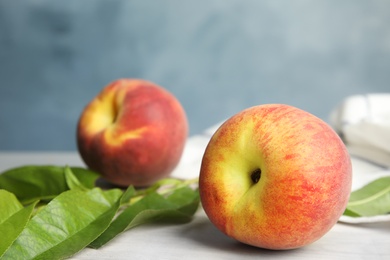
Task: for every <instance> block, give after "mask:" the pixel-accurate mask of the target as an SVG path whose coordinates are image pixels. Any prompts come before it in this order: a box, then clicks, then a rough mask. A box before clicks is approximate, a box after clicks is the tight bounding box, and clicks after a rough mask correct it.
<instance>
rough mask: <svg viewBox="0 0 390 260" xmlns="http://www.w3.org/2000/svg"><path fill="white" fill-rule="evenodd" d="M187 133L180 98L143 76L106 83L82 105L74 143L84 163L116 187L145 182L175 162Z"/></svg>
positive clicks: (167, 171) (165, 172)
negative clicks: (83, 106)
mask: <svg viewBox="0 0 390 260" xmlns="http://www.w3.org/2000/svg"><path fill="white" fill-rule="evenodd" d="M187 135H188V122H187V118H186V114H185V111H184V109H183V107H182V106H181V104H180V103H179V101H178V100H177V99H176V98H175V97H174V96H173V95H172V94H171V93H169V92H168V91H167V90H165V89H163V88H162V87H160V86H158V85H156V84H154V83H152V82H149V81H145V80H141V79H118V80H116V81H114V82H112V83H110V84H108V85H107V86H106V87H105V88H103V90H102V91H101V92H100V93H99V94H98V95H97V96H96V97H95V98H94V99H93V100H92V101H91V102H90V103H89V104H88V105H87V106H86V107H85V109H84V110H83V112H82V113H81V116H80V119H79V122H78V126H77V145H78V150H79V153H80V155H81V157H82V159H83V160H84V162H85V164H86V165H87V166H88V167H89V168H91V169H92V170H95V171H97V172H99V173H101V174H102V175H103V177H104V178H105V179H106V180H108V181H109V182H111V183H113V184H117V185H120V186H127V185H134V186H148V185H151V184H153V183H154V182H156V181H157V180H159V179H161V178H164V177H166V176H168V175H169V174H170V173H171V172H172V170H173V169H174V168H175V167H176V165H177V164H178V162H179V160H180V158H181V155H182V152H183V149H184V145H185V141H186V138H187Z"/></svg>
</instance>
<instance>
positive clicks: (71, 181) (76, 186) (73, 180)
mask: <svg viewBox="0 0 390 260" xmlns="http://www.w3.org/2000/svg"><path fill="white" fill-rule="evenodd" d="M64 173H65V180H66V184H67V185H68V187H69V189H71V190H81V191H86V190H88V188H87V187H85V186H84V185H83V184H82V183H81V182H80V180H79V179H77V177H76V176H75V175H74V173H73V171H72V169H71V168H69V167H68V166H66V167H65V169H64Z"/></svg>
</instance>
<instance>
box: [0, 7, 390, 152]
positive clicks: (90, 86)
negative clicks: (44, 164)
mask: <svg viewBox="0 0 390 260" xmlns="http://www.w3.org/2000/svg"><path fill="white" fill-rule="evenodd" d="M389 25H390V1H386V0H383V1H379V0H374V1H358V0H355V1H352V0H350V1H348V0H345V1H336V0H333V1H332V0H330V1H306V0H296V1H287V0H285V1H281V0H269V1H258V0H252V1H239V0H232V1H228V0H198V1H181V0H166V1H156V0H143V1H132V0H82V1H81V0H66V1H64V0H25V1H22V0H8V1H7V0H0V150H69V151H72V150H75V149H76V141H75V131H76V124H77V120H78V117H79V115H80V113H81V111H82V109H83V107H84V106H85V105H86V104H87V103H88V102H89V101H90V100H91V99H92V98H93V97H94V96H95V95H96V94H97V93H98V92H99V91H100V90H101V89H102V88H103V87H104V86H105V85H106V84H108V83H109V82H111V81H113V80H115V79H117V78H123V77H135V78H144V79H148V80H151V81H153V82H155V83H157V84H159V85H161V86H163V87H165V88H166V89H168V90H169V91H171V92H172V93H173V94H174V95H175V96H176V97H177V98H178V99H179V100H180V102H181V103H182V105H183V107H184V109H185V110H186V112H187V116H188V119H189V122H190V129H191V132H190V133H191V135H193V134H197V133H200V132H201V131H202V130H204V129H205V128H207V127H209V126H211V125H212V124H214V123H216V122H218V121H221V120H224V119H226V118H227V117H229V116H231V115H233V114H235V113H236V112H238V111H239V110H242V109H244V108H246V107H249V106H252V105H257V104H262V103H287V104H290V105H294V106H297V107H300V108H302V109H305V110H307V111H309V112H311V113H313V114H315V115H317V116H319V117H321V118H323V119H324V120H328V116H329V114H330V111H331V110H332V109H333V108H334V107H335V106H336V105H337V104H339V103H340V102H341V101H342V100H343V99H344V98H345V97H347V96H349V95H354V94H363V93H371V92H388V91H389V90H390V86H389V82H390V73H389V69H390V26H389Z"/></svg>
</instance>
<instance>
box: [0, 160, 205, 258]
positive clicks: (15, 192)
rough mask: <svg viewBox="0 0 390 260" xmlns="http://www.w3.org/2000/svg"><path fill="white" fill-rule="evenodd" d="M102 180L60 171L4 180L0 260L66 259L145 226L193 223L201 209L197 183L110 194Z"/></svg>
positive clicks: (14, 172) (25, 171) (22, 170)
mask: <svg viewBox="0 0 390 260" xmlns="http://www.w3.org/2000/svg"><path fill="white" fill-rule="evenodd" d="M97 178H98V174H96V173H95V172H92V171H89V170H87V169H83V168H75V167H57V166H23V167H19V168H14V169H11V170H8V171H6V172H4V173H3V174H0V208H1V209H2V210H1V211H0V234H2V237H3V238H2V239H1V240H0V257H1V258H4V259H64V258H67V257H70V256H72V255H74V254H76V253H77V252H79V251H80V250H82V249H83V248H85V247H87V246H89V247H91V248H99V247H101V246H103V245H104V244H106V243H108V242H109V241H110V240H111V239H112V238H114V237H115V236H117V235H119V234H120V233H122V232H124V231H126V230H128V229H130V228H133V227H136V226H138V225H141V224H146V223H156V222H159V223H161V222H170V223H183V222H187V221H190V220H191V219H192V216H193V215H194V214H195V212H196V210H197V208H198V206H199V193H198V190H197V189H193V188H190V185H191V183H192V182H194V181H195V182H196V181H197V180H189V181H184V180H178V179H169V178H167V179H164V180H162V181H160V182H158V183H156V184H155V185H153V186H151V187H149V188H146V189H142V190H137V189H135V188H134V187H133V186H129V187H128V188H127V190H121V189H116V188H113V189H107V190H104V189H101V188H99V187H96V185H95V182H96V180H97ZM38 200H41V202H40V203H38ZM42 201H43V202H42ZM38 205H39V207H38Z"/></svg>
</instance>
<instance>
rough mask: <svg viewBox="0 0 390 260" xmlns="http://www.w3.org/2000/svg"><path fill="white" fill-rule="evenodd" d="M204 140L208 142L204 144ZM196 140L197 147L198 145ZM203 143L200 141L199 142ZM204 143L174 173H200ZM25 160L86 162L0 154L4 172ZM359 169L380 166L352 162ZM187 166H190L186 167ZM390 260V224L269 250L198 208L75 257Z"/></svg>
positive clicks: (65, 155) (349, 228) (340, 230)
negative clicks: (182, 218) (220, 226)
mask: <svg viewBox="0 0 390 260" xmlns="http://www.w3.org/2000/svg"><path fill="white" fill-rule="evenodd" d="M202 142H203V143H202ZM194 143H196V144H198V145H193V144H194ZM199 144H200V145H199ZM204 145H205V141H204V140H202V139H201V138H200V139H197V138H196V137H194V138H192V139H191V140H190V142H189V143H188V145H187V147H186V150H185V153H184V155H183V159H182V163H181V164H180V165H179V167H178V168H177V169H176V171H175V172H174V175H180V177H183V173H185V174H186V176H185V177H189V178H190V177H193V176H194V175H195V176H196V175H197V174H198V171H199V159H200V158H199V156H198V157H197V156H195V154H198V155H199V154H200V153H199V152H201V150H202V149H203V148H204ZM26 164H46V165H47V164H54V165H60V166H63V165H72V166H84V164H83V163H82V161H81V159H80V158H79V156H78V154H77V153H76V152H52V153H49V152H45V153H42V152H39V153H32V152H28V153H24V152H18V153H9V152H3V153H1V152H0V170H1V171H3V170H6V169H9V168H12V167H16V166H21V165H26ZM353 166H354V171H355V172H359V171H373V172H374V171H376V170H377V167H376V166H374V165H370V164H367V163H365V162H364V161H360V160H353ZM184 169H186V170H184ZM276 258H277V259H299V260H301V259H316V260H318V259H332V260H336V259H355V260H356V259H369V260H372V259H390V222H381V223H371V224H359V225H356V224H343V223H337V224H336V225H335V226H334V227H333V228H332V229H331V230H330V232H328V233H327V234H326V235H325V236H324V237H322V238H321V239H320V240H318V241H316V242H315V243H313V244H311V245H308V246H306V247H303V248H300V249H296V250H289V251H270V250H264V249H259V248H254V247H250V246H247V245H244V244H241V243H238V242H236V241H234V240H233V239H230V238H228V237H226V236H225V235H224V234H222V233H221V232H219V231H218V230H217V229H216V228H215V227H214V226H213V225H212V224H211V223H210V222H209V220H208V218H207V217H206V215H205V213H204V211H203V210H202V209H199V211H198V212H197V214H196V215H195V217H194V220H193V221H192V222H190V223H187V224H181V225H145V226H140V227H137V228H134V229H131V230H129V231H127V232H125V233H123V234H121V235H119V236H118V237H117V238H115V239H114V240H113V241H111V242H110V243H109V244H107V245H105V246H104V247H102V248H101V249H99V250H94V249H84V250H83V251H81V252H79V253H78V254H76V255H75V256H74V257H73V258H72V259H80V260H81V259H85V260H86V259H153V260H156V259H160V260H162V259H169V260H174V259H180V260H182V259H197V260H199V259H234V260H235V259H276Z"/></svg>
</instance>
